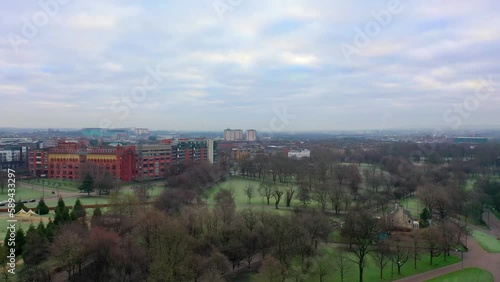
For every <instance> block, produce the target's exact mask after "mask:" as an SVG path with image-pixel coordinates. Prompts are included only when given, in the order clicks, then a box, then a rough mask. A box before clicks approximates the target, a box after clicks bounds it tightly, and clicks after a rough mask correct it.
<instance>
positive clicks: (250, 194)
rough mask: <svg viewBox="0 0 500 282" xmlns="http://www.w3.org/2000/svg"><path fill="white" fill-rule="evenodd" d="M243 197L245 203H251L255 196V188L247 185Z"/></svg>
mask: <svg viewBox="0 0 500 282" xmlns="http://www.w3.org/2000/svg"><path fill="white" fill-rule="evenodd" d="M245 195H246V196H247V203H248V204H251V203H252V198H253V197H254V196H255V186H253V185H251V184H249V185H247V186H246V187H245Z"/></svg>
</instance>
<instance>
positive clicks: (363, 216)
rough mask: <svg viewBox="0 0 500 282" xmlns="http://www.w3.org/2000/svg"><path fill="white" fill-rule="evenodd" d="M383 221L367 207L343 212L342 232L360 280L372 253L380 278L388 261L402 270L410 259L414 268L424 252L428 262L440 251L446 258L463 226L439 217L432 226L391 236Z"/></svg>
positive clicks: (458, 237) (456, 242)
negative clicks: (385, 229)
mask: <svg viewBox="0 0 500 282" xmlns="http://www.w3.org/2000/svg"><path fill="white" fill-rule="evenodd" d="M385 226H386V224H385V223H384V222H383V219H382V220H381V219H377V218H375V217H374V216H373V214H372V213H371V212H370V211H368V210H366V209H359V208H354V209H352V210H350V211H349V213H348V214H347V215H346V218H345V222H344V224H343V226H342V229H341V233H342V235H343V236H345V237H346V238H348V240H349V251H350V252H351V255H352V256H351V261H353V262H354V263H355V264H356V265H357V266H358V270H359V281H360V282H362V281H363V272H364V269H365V267H366V264H367V259H368V257H371V258H372V260H373V262H375V265H376V266H377V267H378V268H379V270H380V279H383V278H384V277H383V272H384V269H386V268H387V267H388V265H389V263H390V264H392V265H393V266H395V267H396V269H397V273H398V274H401V268H402V267H403V266H404V265H405V264H406V263H407V262H409V261H413V263H414V268H415V269H417V262H418V261H419V260H420V259H421V256H422V255H423V254H427V255H428V256H429V264H430V265H432V264H433V258H435V257H438V256H440V255H443V256H444V260H445V261H446V259H447V257H448V256H450V252H451V250H452V249H454V248H455V247H456V246H457V245H459V244H460V243H461V241H462V239H463V236H464V235H465V230H464V229H463V228H461V227H460V225H458V224H457V223H455V222H454V221H451V220H441V221H438V222H436V223H435V224H434V225H433V226H432V227H429V228H426V229H421V230H415V231H414V232H412V233H409V234H404V233H397V234H393V235H391V236H390V237H388V238H387V237H386V236H381V235H383V234H385V232H384V228H385Z"/></svg>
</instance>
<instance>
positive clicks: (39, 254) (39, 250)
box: [0, 199, 86, 281]
mask: <svg viewBox="0 0 500 282" xmlns="http://www.w3.org/2000/svg"><path fill="white" fill-rule="evenodd" d="M39 207H40V204H39ZM55 214H56V215H55V218H54V220H49V222H48V223H47V224H44V223H43V221H40V223H39V224H38V225H37V226H36V227H35V226H34V225H33V224H31V225H30V227H29V228H28V230H27V231H26V232H24V230H23V228H22V227H19V228H18V229H17V230H16V234H15V241H14V242H15V247H14V248H15V254H16V256H17V257H20V256H22V258H23V261H24V267H23V270H22V271H21V272H20V273H19V279H20V280H21V281H50V280H51V276H52V274H51V271H50V270H51V269H48V268H47V265H46V262H47V259H48V258H49V257H50V256H51V254H54V252H53V250H54V247H56V246H57V236H58V234H59V233H60V232H62V231H61V230H63V229H66V228H67V227H68V226H70V225H72V224H73V225H75V226H76V225H78V226H83V224H82V223H81V222H83V219H84V218H85V216H86V211H85V209H84V208H83V207H82V205H81V203H80V201H79V200H77V201H76V203H75V205H74V207H73V209H72V210H71V212H70V211H69V209H68V208H67V207H66V205H65V203H64V200H63V199H59V201H58V205H57V207H56V209H55ZM9 237H10V234H9V233H7V234H6V236H5V238H4V241H3V244H2V246H1V247H0V254H1V259H0V260H1V261H0V262H1V263H2V264H4V265H5V263H6V259H7V254H8V252H9V250H10V248H11V246H9ZM71 248H78V246H71ZM51 251H52V252H51ZM67 258H68V257H64V256H62V257H61V260H62V261H64V260H65V259H67ZM7 270H8V269H6V268H2V275H4V278H5V281H7V280H8V276H9V275H10V274H9V273H8V272H7Z"/></svg>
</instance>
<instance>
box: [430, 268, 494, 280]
mask: <svg viewBox="0 0 500 282" xmlns="http://www.w3.org/2000/svg"><path fill="white" fill-rule="evenodd" d="M445 281H454V282H493V275H491V273H490V272H489V271H486V270H483V269H479V268H466V269H464V270H460V271H456V272H452V273H449V274H446V275H443V276H440V277H437V278H434V279H431V280H427V282H445Z"/></svg>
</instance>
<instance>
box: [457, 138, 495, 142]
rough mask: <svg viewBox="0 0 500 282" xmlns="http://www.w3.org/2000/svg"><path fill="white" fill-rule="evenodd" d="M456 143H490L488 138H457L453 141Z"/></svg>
mask: <svg viewBox="0 0 500 282" xmlns="http://www.w3.org/2000/svg"><path fill="white" fill-rule="evenodd" d="M453 141H454V142H455V143H488V138H486V137H457V138H455V139H454V140H453Z"/></svg>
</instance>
